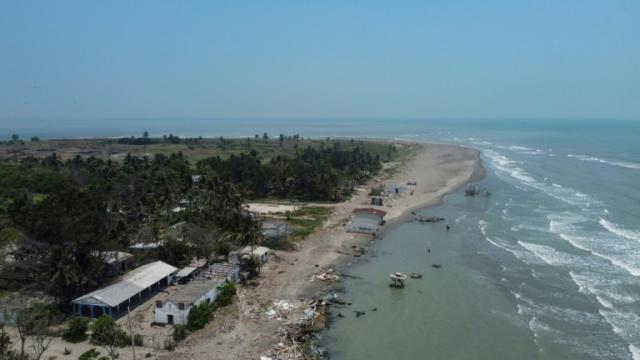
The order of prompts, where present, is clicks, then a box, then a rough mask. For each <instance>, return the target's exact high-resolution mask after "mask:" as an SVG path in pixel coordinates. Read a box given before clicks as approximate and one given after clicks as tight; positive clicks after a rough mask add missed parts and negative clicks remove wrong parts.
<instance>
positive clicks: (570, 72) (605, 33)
mask: <svg viewBox="0 0 640 360" xmlns="http://www.w3.org/2000/svg"><path fill="white" fill-rule="evenodd" d="M12 117H25V118H76V117H77V118H82V117H90V118H119V117H127V118H135V117H211V118H228V117H314V118H322V117H332V118H336V117H376V118H384V117H389V118H401V117H412V118H422V117H424V118H439V117H455V118H469V117H471V118H587V117H588V118H635V119H640V1H638V0H629V1H617V0H548V1H542V0H531V1H516V0H508V1H494V0H485V1H479V0H474V1H453V0H422V1H345V0H338V1H327V0H322V1H302V0H298V1H277V0H273V1H266V0H265V1H239V0H235V1H193V0H189V1H158V0H154V1H138V0H136V1H113V0H110V1H88V0H82V1H62V0H59V1H50V0H48V1H42V2H35V1H28V0H3V1H1V2H0V118H12ZM0 121H1V120H0Z"/></svg>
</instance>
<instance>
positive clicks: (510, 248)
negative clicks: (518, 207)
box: [478, 220, 543, 265]
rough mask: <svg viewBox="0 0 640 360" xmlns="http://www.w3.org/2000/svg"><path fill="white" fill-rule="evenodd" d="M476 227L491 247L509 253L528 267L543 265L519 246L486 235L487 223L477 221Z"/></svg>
mask: <svg viewBox="0 0 640 360" xmlns="http://www.w3.org/2000/svg"><path fill="white" fill-rule="evenodd" d="M478 225H479V228H480V232H481V233H482V235H483V236H484V238H485V240H487V242H489V243H490V244H491V245H493V246H495V247H497V248H499V249H502V250H504V251H506V252H508V253H510V254H511V255H513V256H515V257H516V259H518V260H520V261H522V262H524V263H525V264H529V265H541V264H543V263H542V262H541V261H540V259H539V258H538V257H536V256H535V255H533V254H532V253H530V252H529V251H527V250H526V249H524V248H522V247H521V246H514V245H512V244H510V243H509V242H508V241H506V240H505V239H503V238H501V237H498V236H489V235H488V234H487V225H488V223H487V222H486V221H483V220H480V221H478Z"/></svg>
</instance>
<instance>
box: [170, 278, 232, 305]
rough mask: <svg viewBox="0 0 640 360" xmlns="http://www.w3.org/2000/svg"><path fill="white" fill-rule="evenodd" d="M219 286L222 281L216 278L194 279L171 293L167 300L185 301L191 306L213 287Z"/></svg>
mask: <svg viewBox="0 0 640 360" xmlns="http://www.w3.org/2000/svg"><path fill="white" fill-rule="evenodd" d="M218 286H220V282H219V281H216V280H193V281H192V282H190V283H188V284H187V285H185V286H183V287H181V288H180V289H178V290H177V291H176V292H175V293H173V294H171V296H169V297H168V298H167V299H166V300H165V301H167V302H172V303H174V304H178V303H184V304H185V305H187V306H191V305H192V304H193V303H195V302H196V301H198V300H199V299H200V298H202V297H203V296H205V295H206V294H207V293H208V292H209V291H211V289H215V288H217V287H218Z"/></svg>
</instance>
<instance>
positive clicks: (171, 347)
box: [164, 339, 176, 351]
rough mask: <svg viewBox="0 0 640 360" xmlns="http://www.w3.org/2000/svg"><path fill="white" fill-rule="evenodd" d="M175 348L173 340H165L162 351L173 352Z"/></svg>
mask: <svg viewBox="0 0 640 360" xmlns="http://www.w3.org/2000/svg"><path fill="white" fill-rule="evenodd" d="M175 348H176V343H175V342H174V341H173V340H169V339H167V340H165V342H164V349H165V350H167V351H173V350H175Z"/></svg>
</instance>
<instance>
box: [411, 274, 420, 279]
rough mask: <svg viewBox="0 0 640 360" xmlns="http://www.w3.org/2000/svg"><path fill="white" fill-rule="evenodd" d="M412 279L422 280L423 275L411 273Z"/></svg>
mask: <svg viewBox="0 0 640 360" xmlns="http://www.w3.org/2000/svg"><path fill="white" fill-rule="evenodd" d="M411 278H412V279H422V274H418V273H411Z"/></svg>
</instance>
